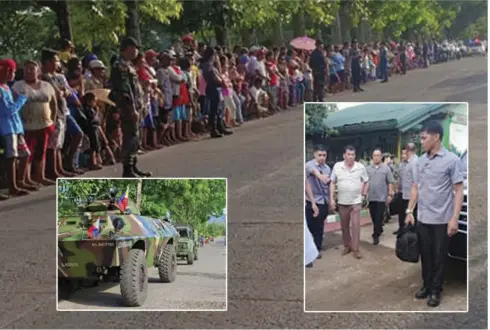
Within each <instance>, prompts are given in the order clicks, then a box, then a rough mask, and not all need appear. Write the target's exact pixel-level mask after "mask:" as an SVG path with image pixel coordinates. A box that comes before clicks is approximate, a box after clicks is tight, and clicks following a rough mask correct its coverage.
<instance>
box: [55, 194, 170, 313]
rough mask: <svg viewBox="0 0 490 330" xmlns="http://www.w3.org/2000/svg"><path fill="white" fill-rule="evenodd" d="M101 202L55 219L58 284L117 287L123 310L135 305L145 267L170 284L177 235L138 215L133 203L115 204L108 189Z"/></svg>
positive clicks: (142, 295) (142, 296) (144, 283)
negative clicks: (93, 283) (113, 284)
mask: <svg viewBox="0 0 490 330" xmlns="http://www.w3.org/2000/svg"><path fill="white" fill-rule="evenodd" d="M107 197H108V198H107V199H98V200H92V201H89V202H87V203H84V204H82V205H80V206H79V208H78V214H74V215H73V216H68V217H63V218H61V219H59V222H58V279H59V282H65V283H66V282H68V283H69V282H73V281H86V280H91V281H111V282H118V283H119V285H120V287H121V296H122V299H123V303H124V305H126V306H130V307H137V306H141V305H143V304H144V302H145V300H146V296H147V289H148V268H149V267H156V268H158V273H159V276H160V280H161V281H162V282H164V283H169V282H173V281H174V280H175V276H176V270H177V241H178V237H179V234H178V232H177V230H176V229H175V227H174V226H173V225H172V224H171V223H169V222H166V221H163V220H160V219H154V218H149V217H145V216H142V215H140V212H139V211H138V210H137V209H136V207H135V205H134V204H133V203H130V202H128V201H127V200H126V202H125V203H121V202H120V201H116V196H115V191H114V190H111V192H110V193H109V195H108V196H107ZM126 198H127V196H126ZM128 205H129V206H130V207H127V206H128ZM74 213H76V212H74Z"/></svg>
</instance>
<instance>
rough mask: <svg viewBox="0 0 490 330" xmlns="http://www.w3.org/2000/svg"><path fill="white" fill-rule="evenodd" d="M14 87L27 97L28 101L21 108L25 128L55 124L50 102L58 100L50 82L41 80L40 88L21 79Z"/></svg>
mask: <svg viewBox="0 0 490 330" xmlns="http://www.w3.org/2000/svg"><path fill="white" fill-rule="evenodd" d="M12 89H13V90H14V91H16V92H17V93H18V94H23V95H25V96H26V97H27V103H26V104H25V105H24V107H23V108H22V110H21V117H22V121H23V122H24V129H25V130H28V131H32V130H39V129H43V128H46V127H49V126H51V125H53V121H52V120H51V107H50V102H51V101H52V100H53V99H54V101H55V102H56V93H55V91H54V88H53V87H52V86H51V84H50V83H48V82H46V81H40V87H39V89H34V88H32V87H31V86H29V85H28V84H27V83H26V82H25V81H24V80H20V81H17V82H16V83H15V84H14V85H13V86H12Z"/></svg>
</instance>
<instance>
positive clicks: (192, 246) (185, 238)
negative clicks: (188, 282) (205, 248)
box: [175, 225, 199, 265]
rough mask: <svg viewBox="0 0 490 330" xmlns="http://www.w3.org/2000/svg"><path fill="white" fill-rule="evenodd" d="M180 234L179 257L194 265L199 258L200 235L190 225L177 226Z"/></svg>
mask: <svg viewBox="0 0 490 330" xmlns="http://www.w3.org/2000/svg"><path fill="white" fill-rule="evenodd" d="M175 227H176V229H177V231H178V232H179V236H180V237H179V243H178V247H177V257H178V258H182V259H186V260H187V264H188V265H192V264H193V263H194V260H197V258H198V249H199V242H198V237H199V236H198V233H197V231H196V230H193V228H192V227H191V226H189V225H177V226H175Z"/></svg>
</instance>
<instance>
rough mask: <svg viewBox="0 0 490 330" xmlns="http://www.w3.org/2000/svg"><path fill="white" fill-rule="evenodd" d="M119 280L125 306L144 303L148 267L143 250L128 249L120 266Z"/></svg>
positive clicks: (136, 305) (135, 305)
mask: <svg viewBox="0 0 490 330" xmlns="http://www.w3.org/2000/svg"><path fill="white" fill-rule="evenodd" d="M119 282H120V283H119V284H120V286H121V295H122V297H123V300H124V304H125V305H126V306H129V307H138V306H141V305H143V304H144V303H145V300H146V293H147V290H148V268H147V266H146V258H145V252H144V251H143V250H138V249H133V250H131V251H129V253H128V256H127V257H126V258H125V260H124V262H123V264H122V266H121V271H120V275H119Z"/></svg>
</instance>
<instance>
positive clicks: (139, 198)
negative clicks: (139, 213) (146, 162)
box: [136, 179, 142, 210]
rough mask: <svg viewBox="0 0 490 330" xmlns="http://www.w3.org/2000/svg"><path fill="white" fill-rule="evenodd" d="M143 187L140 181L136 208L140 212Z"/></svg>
mask: <svg viewBox="0 0 490 330" xmlns="http://www.w3.org/2000/svg"><path fill="white" fill-rule="evenodd" d="M141 186H142V180H141V179H139V180H138V186H137V189H136V208H137V209H138V210H140V207H141Z"/></svg>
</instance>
